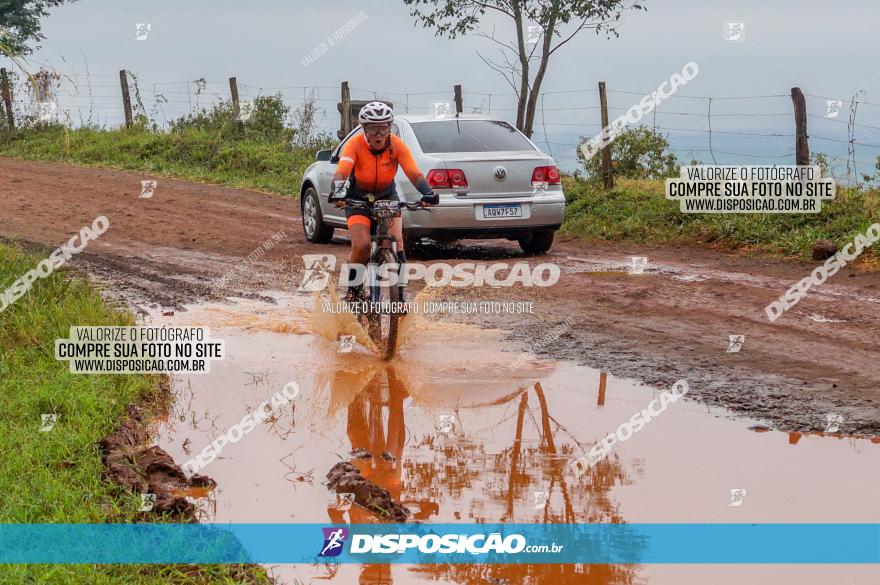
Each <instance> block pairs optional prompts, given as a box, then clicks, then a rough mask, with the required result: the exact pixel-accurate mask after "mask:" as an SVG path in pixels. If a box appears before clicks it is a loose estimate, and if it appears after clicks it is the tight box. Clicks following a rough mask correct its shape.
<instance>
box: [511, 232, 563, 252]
mask: <svg viewBox="0 0 880 585" xmlns="http://www.w3.org/2000/svg"><path fill="white" fill-rule="evenodd" d="M555 233H556V232H537V233H533V234H529V235H527V236H525V237H522V238H520V239H519V247H520V248H522V249H523V252H525V253H526V254H543V253H544V252H546V251H547V250H549V249H550V247H551V246H552V245H553V236H554V235H555Z"/></svg>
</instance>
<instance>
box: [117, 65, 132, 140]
mask: <svg viewBox="0 0 880 585" xmlns="http://www.w3.org/2000/svg"><path fill="white" fill-rule="evenodd" d="M119 85H120V87H122V107H123V108H124V109H125V127H126V128H131V126H132V123H133V122H132V117H131V96H130V95H129V93H128V73H127V72H126V71H125V69H123V70H122V71H120V72H119Z"/></svg>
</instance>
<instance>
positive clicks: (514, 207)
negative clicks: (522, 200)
mask: <svg viewBox="0 0 880 585" xmlns="http://www.w3.org/2000/svg"><path fill="white" fill-rule="evenodd" d="M522 216H523V211H522V205H521V204H519V203H493V204H489V205H483V217H484V218H486V219H490V218H495V217H522Z"/></svg>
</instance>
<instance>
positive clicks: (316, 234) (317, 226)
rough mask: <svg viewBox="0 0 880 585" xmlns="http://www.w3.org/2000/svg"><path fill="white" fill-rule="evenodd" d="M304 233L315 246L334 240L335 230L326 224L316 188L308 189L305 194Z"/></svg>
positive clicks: (303, 211)
mask: <svg viewBox="0 0 880 585" xmlns="http://www.w3.org/2000/svg"><path fill="white" fill-rule="evenodd" d="M302 221H303V233H304V234H305V236H306V239H307V240H308V241H310V242H314V243H315V244H326V243H328V242H330V240H332V239H333V231H334V230H333V228H332V227H330V226H329V225H327V224H325V223H324V216H323V214H321V204H320V202H319V201H318V193H317V191H315V188H314V187H308V188H307V189H306V192H305V193H304V194H303V203H302Z"/></svg>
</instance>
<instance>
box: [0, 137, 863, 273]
mask: <svg viewBox="0 0 880 585" xmlns="http://www.w3.org/2000/svg"><path fill="white" fill-rule="evenodd" d="M0 156H11V157H19V158H26V159H36V160H47V161H61V162H67V163H76V164H82V165H89V166H99V167H110V168H118V169H126V170H138V171H149V172H151V173H154V174H157V175H167V176H174V177H179V178H182V179H191V180H197V181H204V182H210V183H217V184H221V185H226V186H231V187H242V188H249V189H258V190H262V191H268V192H272V193H279V194H282V195H289V196H297V195H299V185H300V181H301V178H302V174H303V171H305V169H306V167H308V165H309V164H311V163H312V161H313V160H314V151H313V150H312V149H304V148H293V147H290V146H288V145H286V144H284V143H282V142H281V141H279V140H270V139H267V138H261V137H260V136H259V135H255V134H250V135H247V136H245V137H236V138H232V137H230V135H229V133H228V132H227V133H224V132H223V131H219V130H217V131H215V130H206V129H203V128H200V127H192V128H185V129H183V130H180V131H175V132H170V133H168V132H165V133H156V132H151V131H149V130H146V129H144V128H132V129H130V130H119V129H117V130H95V129H89V128H83V129H75V130H70V131H69V133H68V134H67V135H65V131H64V128H63V127H61V126H52V127H47V128H38V129H27V130H20V131H17V132H13V133H5V134H0ZM564 188H565V192H566V195H567V197H568V201H569V205H568V209H567V214H566V220H565V224H564V225H563V232H564V233H568V234H571V235H574V236H577V237H582V238H587V239H597V240H608V241H620V240H631V241H635V242H640V243H650V244H664V243H685V244H711V245H714V246H721V247H725V248H730V249H737V248H738V249H745V250H749V251H753V252H757V253H761V254H766V255H773V256H788V257H796V258H809V257H810V253H811V249H812V245H813V244H814V243H815V242H816V240H819V239H828V240H831V241H833V242H835V243H836V244H837V245H838V246H842V245H843V244H845V243H847V242H849V241H852V238H853V236H854V235H855V234H856V233H858V232H864V231H865V228H867V227H868V226H869V225H870V224H872V223H874V222H876V221H878V220H880V193H878V191H877V190H867V191H859V190H855V189H842V188H841V189H839V190H838V191H839V192H838V195H837V199H836V201H834V202H832V203H828V202H825V203H824V205H823V209H822V212H821V213H819V214H685V213H681V212H680V211H679V208H678V203H677V202H673V201H667V200H666V199H664V197H663V181H651V180H628V179H618V180H617V187H616V188H615V189H614V190H612V191H610V192H606V191H604V190H602V189H601V187H600V186H598V185H597V184H596V183H595V182H593V181H587V180H584V179H575V178H573V177H566V178H565V179H564ZM863 257H864V260H862V261H861V262H862V264H864V263H865V262H866V261H867V260H871V259H873V260H876V259H878V258H880V246H874V247H872V248H869V249H868V251H867V252H865V253H864V254H863Z"/></svg>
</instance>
